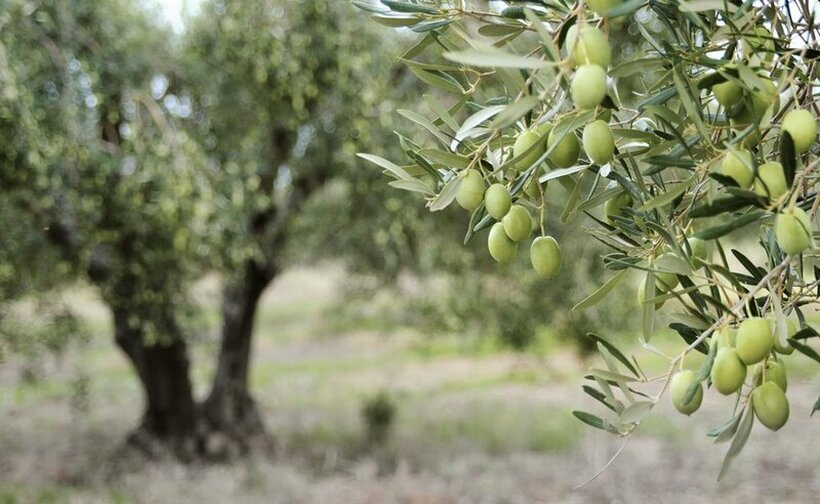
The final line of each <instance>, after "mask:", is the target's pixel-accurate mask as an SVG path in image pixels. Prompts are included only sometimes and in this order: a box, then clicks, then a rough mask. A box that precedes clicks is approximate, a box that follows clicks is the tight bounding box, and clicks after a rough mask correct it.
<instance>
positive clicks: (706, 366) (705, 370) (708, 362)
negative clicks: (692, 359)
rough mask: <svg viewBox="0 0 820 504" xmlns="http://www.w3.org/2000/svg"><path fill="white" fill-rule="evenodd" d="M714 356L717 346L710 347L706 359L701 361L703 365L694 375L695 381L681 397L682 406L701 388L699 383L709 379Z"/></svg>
mask: <svg viewBox="0 0 820 504" xmlns="http://www.w3.org/2000/svg"><path fill="white" fill-rule="evenodd" d="M715 354H717V345H711V346H710V347H709V353H708V354H707V355H706V359H705V360H704V361H703V364H701V366H700V369H699V370H698V373H697V375H695V381H694V382H692V383H691V384H690V385H689V388H687V389H686V393H685V394H684V395H683V404H684V405H686V404H689V401H691V400H692V399H693V398H694V397H695V394H697V391H698V388H700V386H701V385H700V383H701V382H702V381H703V380H705V379H707V378H709V373H711V371H712V364H714V362H715Z"/></svg>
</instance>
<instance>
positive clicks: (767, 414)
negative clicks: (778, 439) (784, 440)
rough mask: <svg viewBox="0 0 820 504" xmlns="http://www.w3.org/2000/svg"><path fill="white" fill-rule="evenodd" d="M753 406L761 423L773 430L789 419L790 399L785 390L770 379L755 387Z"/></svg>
mask: <svg viewBox="0 0 820 504" xmlns="http://www.w3.org/2000/svg"><path fill="white" fill-rule="evenodd" d="M752 408H753V409H754V412H755V415H756V416H757V419H758V420H760V423H762V424H763V425H765V426H766V427H767V428H769V429H771V430H773V431H776V430H778V429H779V428H781V427H783V426H784V425H786V422H787V421H788V420H789V400H788V399H786V394H785V393H784V392H783V390H781V388H780V387H778V386H777V385H776V384H774V383H772V382H770V381H767V382H764V383H763V384H762V385H760V386H759V387H757V388H756V389H754V391H753V392H752Z"/></svg>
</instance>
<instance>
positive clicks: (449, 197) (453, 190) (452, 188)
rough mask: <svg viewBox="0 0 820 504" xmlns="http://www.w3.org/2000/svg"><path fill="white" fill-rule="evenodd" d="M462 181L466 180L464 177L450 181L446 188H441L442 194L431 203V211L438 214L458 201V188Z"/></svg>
mask: <svg viewBox="0 0 820 504" xmlns="http://www.w3.org/2000/svg"><path fill="white" fill-rule="evenodd" d="M462 180H464V179H463V178H462V177H453V178H451V179H450V180H448V181H447V183H446V184H444V187H442V188H441V192H440V193H438V196H436V197H435V198H433V201H431V202H430V211H431V212H438V211H439V210H444V209H445V208H447V207H448V206H450V203H452V202H453V200H454V199H456V194H458V188H459V186H460V185H461V181H462Z"/></svg>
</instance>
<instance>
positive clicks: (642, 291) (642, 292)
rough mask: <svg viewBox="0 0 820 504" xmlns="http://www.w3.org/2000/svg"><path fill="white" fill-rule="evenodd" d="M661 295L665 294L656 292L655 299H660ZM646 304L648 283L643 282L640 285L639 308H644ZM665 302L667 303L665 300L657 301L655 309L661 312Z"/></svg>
mask: <svg viewBox="0 0 820 504" xmlns="http://www.w3.org/2000/svg"><path fill="white" fill-rule="evenodd" d="M661 294H663V293H661V292H657V291H656V292H655V296H654V297H658V296H660V295H661ZM645 302H646V282H641V283H639V284H638V306H640V307H641V308H643V305H644V303H645ZM665 302H666V300H665V299H663V300H660V301H655V309H656V310H659V309H660V308H661V306H663V304H664V303H665Z"/></svg>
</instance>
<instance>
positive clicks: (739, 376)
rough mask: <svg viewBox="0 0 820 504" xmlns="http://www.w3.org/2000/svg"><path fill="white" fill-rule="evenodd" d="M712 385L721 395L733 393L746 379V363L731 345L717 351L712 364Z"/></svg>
mask: <svg viewBox="0 0 820 504" xmlns="http://www.w3.org/2000/svg"><path fill="white" fill-rule="evenodd" d="M711 375H712V385H714V386H715V389H717V391H718V392H720V393H721V394H723V395H729V394H734V393H735V392H737V391H738V390H740V388H741V387H742V386H743V382H744V380H746V364H744V363H743V361H741V360H740V357H738V355H737V350H735V349H734V348H731V347H726V348H721V349H719V350H718V351H717V355H716V356H715V362H714V363H713V364H712V373H711Z"/></svg>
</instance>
